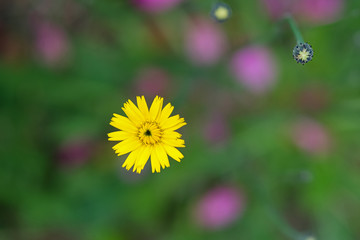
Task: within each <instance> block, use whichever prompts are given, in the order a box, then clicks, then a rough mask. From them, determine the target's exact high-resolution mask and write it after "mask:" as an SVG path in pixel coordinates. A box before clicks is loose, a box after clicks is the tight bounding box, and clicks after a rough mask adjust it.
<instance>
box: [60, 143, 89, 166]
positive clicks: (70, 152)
mask: <svg viewBox="0 0 360 240" xmlns="http://www.w3.org/2000/svg"><path fill="white" fill-rule="evenodd" d="M92 154H93V144H92V143H91V142H90V141H89V140H85V139H76V140H69V141H67V142H65V143H63V144H62V146H60V149H59V152H58V159H59V161H60V163H61V164H62V165H66V166H79V165H82V164H84V163H85V162H86V161H88V160H89V159H90V157H91V155H92Z"/></svg>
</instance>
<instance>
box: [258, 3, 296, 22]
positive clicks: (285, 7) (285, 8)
mask: <svg viewBox="0 0 360 240" xmlns="http://www.w3.org/2000/svg"><path fill="white" fill-rule="evenodd" d="M261 2H262V4H263V6H264V8H265V10H266V12H267V13H268V14H269V15H270V17H271V18H272V19H279V18H282V17H283V16H284V14H285V13H286V12H289V10H290V8H291V3H292V1H289V0H261Z"/></svg>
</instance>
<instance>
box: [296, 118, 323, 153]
mask: <svg viewBox="0 0 360 240" xmlns="http://www.w3.org/2000/svg"><path fill="white" fill-rule="evenodd" d="M292 138H293V141H294V143H295V144H296V146H297V147H299V148H300V149H302V150H303V151H305V152H307V153H310V154H318V153H324V152H326V151H327V150H329V148H330V136H329V134H328V132H327V131H326V129H325V128H324V127H323V126H322V125H321V124H320V123H318V122H316V121H314V120H311V119H301V120H299V121H298V122H297V123H295V124H294V125H293V127H292Z"/></svg>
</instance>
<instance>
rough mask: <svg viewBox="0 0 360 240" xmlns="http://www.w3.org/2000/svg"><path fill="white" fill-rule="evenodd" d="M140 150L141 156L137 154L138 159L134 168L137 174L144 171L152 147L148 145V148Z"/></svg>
mask: <svg viewBox="0 0 360 240" xmlns="http://www.w3.org/2000/svg"><path fill="white" fill-rule="evenodd" d="M142 148H143V150H142V152H141V154H139V157H138V159H137V161H136V163H135V168H136V171H138V173H140V172H141V170H143V169H144V167H145V164H146V162H147V161H148V160H149V157H150V153H151V148H152V147H151V146H150V145H148V146H144V147H142ZM134 170H135V169H134ZM139 170H140V171H139Z"/></svg>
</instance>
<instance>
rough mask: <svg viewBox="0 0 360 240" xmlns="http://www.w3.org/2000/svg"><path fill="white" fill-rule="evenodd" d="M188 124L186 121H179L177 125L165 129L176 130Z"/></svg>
mask: <svg viewBox="0 0 360 240" xmlns="http://www.w3.org/2000/svg"><path fill="white" fill-rule="evenodd" d="M186 124H187V123H186V122H180V123H178V124H176V125H174V126H172V127H169V128H165V129H164V130H165V131H175V130H177V129H179V128H181V127H182V126H185V125H186Z"/></svg>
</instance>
